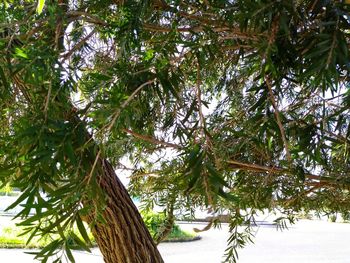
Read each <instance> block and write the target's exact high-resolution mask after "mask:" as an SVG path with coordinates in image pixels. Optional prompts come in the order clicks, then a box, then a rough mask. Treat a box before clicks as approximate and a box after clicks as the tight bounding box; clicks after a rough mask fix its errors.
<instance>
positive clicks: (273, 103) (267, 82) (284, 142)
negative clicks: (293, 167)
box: [265, 77, 292, 163]
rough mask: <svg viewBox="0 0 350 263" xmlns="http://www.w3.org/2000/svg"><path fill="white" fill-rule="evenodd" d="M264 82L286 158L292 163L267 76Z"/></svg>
mask: <svg viewBox="0 0 350 263" xmlns="http://www.w3.org/2000/svg"><path fill="white" fill-rule="evenodd" d="M265 83H266V86H267V88H268V91H269V99H270V101H271V104H272V107H273V108H274V114H275V117H276V121H277V125H278V128H279V130H280V133H281V137H282V141H283V145H284V148H285V150H286V156H287V160H288V162H289V163H292V157H291V155H290V151H289V145H288V141H287V138H286V132H285V130H284V128H283V125H282V121H281V117H280V112H279V110H278V106H277V103H276V100H275V97H274V95H273V91H272V84H271V82H270V80H269V78H268V77H265Z"/></svg>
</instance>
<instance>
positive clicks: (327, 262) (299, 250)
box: [0, 220, 350, 263]
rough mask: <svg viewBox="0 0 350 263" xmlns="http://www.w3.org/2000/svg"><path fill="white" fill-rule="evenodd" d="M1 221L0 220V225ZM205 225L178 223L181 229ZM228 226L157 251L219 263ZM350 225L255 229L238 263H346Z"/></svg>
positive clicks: (6, 257) (192, 262) (89, 258)
mask: <svg viewBox="0 0 350 263" xmlns="http://www.w3.org/2000/svg"><path fill="white" fill-rule="evenodd" d="M1 223H4V221H3V220H2V221H1V220H0V224H1ZM204 226H205V224H186V223H181V227H182V228H183V229H192V228H193V227H196V228H201V227H204ZM227 229H228V226H227V225H223V226H222V229H221V230H219V229H212V230H209V231H207V232H203V233H201V236H202V239H201V240H199V241H194V242H189V243H162V244H160V245H159V250H160V252H161V254H162V255H163V258H164V261H165V262H166V263H178V262H182V263H219V262H222V255H223V253H224V250H225V247H226V239H227V237H228V234H227ZM349 244H350V224H344V223H330V222H326V221H319V220H312V221H311V220H300V221H299V222H297V223H296V224H295V225H294V226H292V227H290V229H289V230H285V231H283V232H281V231H276V228H275V227H273V226H272V225H270V224H261V225H260V226H259V227H258V228H257V233H256V239H255V244H252V245H249V246H247V247H246V248H244V249H243V250H241V251H240V252H239V255H240V260H239V263H255V262H259V263H292V262H293V263H295V262H298V263H348V262H350V260H349V258H350V248H349ZM22 252H23V250H6V249H0V258H1V262H14V263H17V262H20V263H27V262H28V263H29V262H34V261H33V259H32V256H31V255H26V254H24V253H22ZM75 256H76V262H77V263H102V262H103V260H102V257H101V254H100V253H99V251H98V249H94V251H93V254H92V255H89V254H87V253H84V252H76V253H75Z"/></svg>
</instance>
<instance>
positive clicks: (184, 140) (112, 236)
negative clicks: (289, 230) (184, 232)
mask: <svg viewBox="0 0 350 263" xmlns="http://www.w3.org/2000/svg"><path fill="white" fill-rule="evenodd" d="M44 2H45V3H44ZM349 9H350V5H349V4H347V2H346V1H331V0H329V1H321V0H310V1H296V0H295V1H290V0H288V1H287V0H280V1H273V0H233V1H220V0H217V1H209V0H208V1H207V0H205V1H168V0H166V1H163V0H154V1H136V0H125V1H116V0H101V1H95V0H72V1H67V0H59V1H50V0H47V1H43V0H39V1H38V2H37V1H33V0H26V1H25V0H23V1H3V2H2V4H1V13H0V19H1V22H0V24H1V28H2V32H1V34H2V38H1V40H0V52H1V60H0V77H1V78H0V79H1V86H0V88H1V98H0V103H1V126H2V129H1V131H0V136H1V141H0V144H1V145H0V146H1V147H0V164H1V166H0V180H1V182H3V183H4V184H6V183H9V182H10V183H11V186H13V187H17V188H19V189H20V190H21V191H22V192H23V194H22V195H21V196H20V197H19V198H18V200H17V201H16V202H15V203H14V204H13V206H15V205H18V204H20V203H21V202H23V201H24V205H23V210H22V211H21V212H20V213H19V214H18V215H17V216H18V217H21V218H22V219H23V221H22V223H21V224H22V225H24V226H27V231H28V232H30V233H32V236H36V235H39V236H41V235H52V234H55V233H56V234H58V235H59V237H58V238H57V237H55V239H54V240H53V242H52V243H51V244H50V245H48V246H47V247H46V248H44V249H43V250H42V251H41V252H39V253H38V254H37V258H39V259H42V260H43V261H44V262H45V261H46V259H47V258H48V257H49V256H51V255H52V254H55V253H56V254H57V255H61V254H58V253H61V251H63V254H62V256H67V257H68V259H69V260H71V261H73V260H74V259H73V257H72V254H71V248H72V247H71V245H70V242H68V241H69V240H72V239H73V240H74V241H75V243H76V244H78V245H79V246H81V247H83V248H85V249H87V250H88V249H89V248H88V246H89V242H90V241H89V239H88V237H87V235H86V230H85V225H84V223H83V222H86V223H87V224H88V225H89V227H90V228H91V230H92V232H93V234H94V236H95V238H96V240H97V243H98V246H99V247H100V249H101V251H102V254H103V256H104V260H105V261H106V262H163V261H162V259H161V256H160V254H159V252H158V251H157V249H156V246H155V244H154V242H153V241H152V239H151V237H150V235H149V233H148V232H147V230H146V228H145V226H144V224H143V222H142V219H141V217H140V215H139V214H138V212H137V209H136V208H135V206H134V205H133V203H132V201H131V199H130V197H129V195H128V193H127V191H126V190H125V188H124V187H123V185H122V184H121V183H120V181H119V179H118V178H117V176H116V175H115V172H114V168H116V169H117V171H121V170H123V169H127V168H128V167H125V165H124V164H123V160H124V159H125V158H129V159H130V160H131V161H132V163H133V168H128V169H131V170H132V176H131V182H130V189H129V190H130V193H131V194H133V195H137V196H140V197H141V198H142V199H143V200H144V201H145V204H146V206H150V207H152V205H153V204H154V203H159V204H161V205H164V207H166V209H165V211H166V214H167V217H168V221H169V225H171V224H172V222H173V220H174V213H175V211H177V210H185V211H188V212H189V215H191V213H192V212H193V209H195V208H197V207H204V208H205V209H207V210H208V211H211V212H213V214H214V216H215V215H219V214H221V213H222V212H223V211H229V217H230V222H231V223H230V231H231V233H232V237H231V238H230V239H229V240H228V249H227V251H226V256H227V261H232V262H235V260H236V258H237V252H236V249H237V248H239V247H241V246H243V245H244V244H245V243H246V242H249V241H250V240H251V228H252V225H253V224H254V216H255V215H256V213H257V212H258V211H265V210H268V211H270V212H273V211H279V212H280V213H281V214H282V215H283V216H282V217H279V218H277V219H276V222H277V223H280V224H281V225H282V226H283V224H284V220H285V219H289V220H293V218H294V216H295V213H297V212H299V211H301V210H314V211H317V212H319V213H326V214H332V213H335V212H343V213H346V212H347V211H349V208H350V196H349V182H350V181H349V180H350V163H349V142H350V128H349V120H350V118H349V105H350V93H349V89H348V86H349V66H350V63H349V62H350V61H349V51H348V50H349V44H350V42H349V41H350V40H349V32H350V31H349V29H350V26H349V24H350V15H349ZM31 209H33V210H35V215H30V211H31ZM218 218H219V217H218ZM218 218H217V219H216V218H215V217H214V219H213V221H212V222H211V223H210V225H209V226H211V225H212V224H214V225H215V224H217V223H218ZM241 225H244V226H245V229H244V230H243V231H241V230H240V229H239V228H238V226H241ZM74 226H76V227H77V228H78V229H79V231H80V233H81V237H78V236H76V235H75V234H74V233H73V232H72V231H71V230H72V228H73V227H74ZM209 226H208V227H209ZM164 232H165V234H166V232H167V230H166V229H165V231H164ZM62 256H61V257H60V256H59V257H58V259H57V262H60V259H61V258H62Z"/></svg>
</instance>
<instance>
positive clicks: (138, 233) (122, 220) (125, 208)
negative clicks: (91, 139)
mask: <svg viewBox="0 0 350 263" xmlns="http://www.w3.org/2000/svg"><path fill="white" fill-rule="evenodd" d="M101 165H102V168H103V174H102V175H100V178H99V180H100V181H99V183H100V187H101V188H102V190H103V191H104V192H105V193H106V194H107V196H108V201H107V207H106V209H105V210H104V217H105V219H106V220H107V224H103V223H100V222H98V223H97V224H96V225H95V226H94V227H93V229H92V233H93V235H94V237H95V239H96V242H97V245H98V247H99V248H100V250H101V252H102V255H103V259H104V261H105V262H106V263H160V262H164V261H163V259H162V257H161V255H160V253H159V251H158V249H157V247H156V245H155V243H154V241H153V239H152V237H151V235H150V233H149V232H148V229H147V228H146V225H145V224H144V222H143V220H142V218H141V215H140V213H139V212H138V210H137V208H136V206H135V205H134V203H133V202H132V200H131V198H130V196H129V194H128V192H127V191H126V189H125V187H124V185H123V184H122V183H121V182H120V180H119V179H118V177H117V176H116V174H115V172H114V169H113V167H112V166H111V164H110V163H109V162H108V161H107V160H101ZM90 220H91V219H90Z"/></svg>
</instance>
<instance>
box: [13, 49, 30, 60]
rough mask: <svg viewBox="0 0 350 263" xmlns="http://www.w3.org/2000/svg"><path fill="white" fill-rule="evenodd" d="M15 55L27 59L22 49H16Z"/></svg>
mask: <svg viewBox="0 0 350 263" xmlns="http://www.w3.org/2000/svg"><path fill="white" fill-rule="evenodd" d="M15 54H16V56H17V57H21V58H25V59H28V55H27V54H26V53H25V52H24V50H23V49H21V48H18V47H16V48H15Z"/></svg>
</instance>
